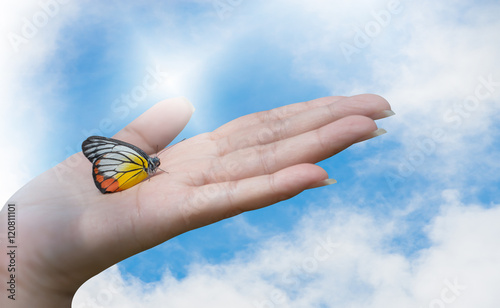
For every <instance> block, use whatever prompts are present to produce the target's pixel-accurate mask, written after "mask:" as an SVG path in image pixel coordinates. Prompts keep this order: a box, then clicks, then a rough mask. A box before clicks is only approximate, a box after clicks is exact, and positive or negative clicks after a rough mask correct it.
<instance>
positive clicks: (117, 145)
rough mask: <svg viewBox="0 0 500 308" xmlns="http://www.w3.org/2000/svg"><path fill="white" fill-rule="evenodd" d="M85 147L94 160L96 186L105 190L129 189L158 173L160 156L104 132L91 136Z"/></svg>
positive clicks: (102, 190) (106, 191)
mask: <svg viewBox="0 0 500 308" xmlns="http://www.w3.org/2000/svg"><path fill="white" fill-rule="evenodd" d="M82 151H83V154H84V155H85V157H87V158H88V159H89V160H90V162H91V163H92V177H93V178H94V183H95V186H97V188H98V189H99V190H100V191H101V193H103V194H107V193H113V192H117V191H122V190H125V189H128V188H130V187H132V186H134V185H136V184H138V183H140V182H141V181H142V180H144V179H145V178H147V177H148V176H151V175H153V174H155V173H156V170H157V169H158V167H159V166H160V158H158V157H149V156H148V155H147V154H146V153H145V152H144V151H143V150H141V149H139V148H138V147H136V146H135V145H132V144H130V143H127V142H124V141H121V140H117V139H112V138H106V137H101V136H91V137H88V138H87V139H86V140H85V141H84V142H83V143H82Z"/></svg>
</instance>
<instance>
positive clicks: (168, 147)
mask: <svg viewBox="0 0 500 308" xmlns="http://www.w3.org/2000/svg"><path fill="white" fill-rule="evenodd" d="M184 140H186V138H184V139H182V140H181V141H179V142H177V143H174V144H172V145H169V146H167V147H166V148H164V149H163V150H161V151H160V152H158V146H156V153H158V154H156V156H160V154H161V153H163V152H165V151H166V150H169V149H170V148H172V147H174V146H175V145H176V144H179V143H181V142H182V141H184Z"/></svg>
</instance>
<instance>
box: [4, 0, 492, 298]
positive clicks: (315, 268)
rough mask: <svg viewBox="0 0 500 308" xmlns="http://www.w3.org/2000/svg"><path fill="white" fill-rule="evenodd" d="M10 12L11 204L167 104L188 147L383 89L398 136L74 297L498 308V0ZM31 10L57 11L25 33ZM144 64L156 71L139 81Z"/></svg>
mask: <svg viewBox="0 0 500 308" xmlns="http://www.w3.org/2000/svg"><path fill="white" fill-rule="evenodd" d="M40 3H50V5H48V6H46V5H45V6H44V5H42V4H40ZM44 7H45V8H44ZM47 7H48V9H47ZM0 8H1V11H2V12H4V13H5V12H9V14H7V15H6V16H4V17H2V18H1V21H0V23H1V30H2V33H3V34H4V35H2V37H3V39H2V41H1V44H2V45H1V49H0V50H1V54H0V61H1V66H2V67H3V68H4V69H2V72H0V78H1V81H3V84H4V85H7V86H5V87H2V88H1V89H0V96H1V98H2V104H1V105H0V106H1V107H0V108H1V109H2V112H1V113H0V114H1V117H2V121H0V122H1V124H0V125H1V128H2V132H3V133H2V135H1V136H2V137H1V138H2V139H1V142H2V144H3V146H4V151H3V153H2V154H1V155H2V156H1V158H2V159H0V161H1V162H2V163H1V164H2V169H3V170H4V171H7V174H8V177H6V178H4V179H2V182H1V183H0V184H1V186H2V190H1V197H2V198H3V200H7V198H8V197H9V196H10V195H12V194H13V193H14V192H15V191H16V190H17V189H18V188H20V187H21V186H22V185H24V184H25V183H26V182H27V181H29V180H30V179H31V178H33V177H35V176H36V175H37V174H40V173H41V172H43V171H44V170H46V169H48V168H50V167H52V166H54V165H55V164H56V163H58V162H60V161H61V160H63V159H65V158H66V157H67V156H69V155H71V154H73V153H75V152H77V151H79V150H80V144H81V142H82V141H83V140H84V139H85V138H86V137H87V136H88V134H94V133H100V134H102V135H105V136H112V135H113V134H115V133H116V132H117V131H119V130H120V129H121V128H122V127H124V126H125V125H126V124H127V123H129V122H130V121H132V120H133V119H134V118H136V117H137V116H138V115H140V114H141V113H142V112H144V111H145V110H147V109H148V108H150V107H151V106H152V105H154V104H155V103H156V102H158V101H160V100H162V99H165V98H169V97H174V96H185V97H187V98H188V99H189V100H190V101H191V102H192V103H193V104H194V105H195V107H196V112H195V113H194V115H193V117H192V119H191V122H190V123H189V124H188V126H187V127H186V129H185V130H184V131H183V132H182V133H181V135H180V136H179V138H178V139H182V138H189V137H191V136H194V135H196V134H199V133H203V132H206V131H211V130H213V129H215V128H217V127H218V126H220V125H222V124H224V123H226V122H227V121H229V120H232V119H234V118H236V117H239V116H241V115H245V114H248V113H251V112H256V111H260V110H265V109H271V108H274V107H278V106H282V105H285V104H289V103H295V102H299V101H305V100H310V99H314V98H317V97H322V96H328V95H353V94H359V93H367V92H372V93H377V94H380V95H382V96H384V97H385V98H387V99H388V100H389V102H390V103H391V105H392V106H393V110H394V111H395V112H396V114H397V115H396V116H395V117H391V118H389V119H384V120H381V121H379V123H378V125H379V127H383V128H385V129H386V130H387V131H388V134H386V135H383V136H381V137H378V138H376V139H373V140H370V141H368V142H365V143H362V144H358V145H355V146H353V147H352V148H350V149H348V150H346V151H344V152H342V153H340V154H339V155H337V156H335V157H333V158H330V159H328V160H326V161H324V162H321V163H320V165H321V166H322V167H324V168H325V169H326V170H327V171H328V173H329V175H330V176H331V177H333V178H335V179H337V180H338V183H337V184H335V185H332V186H329V187H326V188H320V189H315V190H311V191H307V192H304V193H303V194H301V195H299V196H297V197H295V198H293V199H291V200H288V201H285V202H281V203H279V204H277V205H274V206H271V207H268V208H265V209H261V210H258V211H254V212H250V213H245V214H243V215H240V216H238V217H234V218H232V219H229V220H226V221H223V222H219V223H217V224H214V225H211V226H207V227H204V228H201V229H199V230H194V231H192V232H189V233H187V234H183V235H181V236H179V237H177V238H175V239H173V240H171V241H169V242H167V243H164V244H162V245H160V246H157V247H155V248H153V249H151V250H149V251H146V252H144V253H141V254H139V255H137V256H134V257H131V258H129V259H127V260H125V261H123V262H121V263H120V264H118V266H114V267H112V268H110V269H109V270H107V271H106V272H104V273H102V274H100V275H98V276H96V277H95V278H93V279H92V280H90V281H89V282H88V283H86V284H85V285H84V286H83V287H82V288H81V289H80V290H79V292H78V294H77V297H76V298H75V302H74V306H75V307H87V306H88V307H100V306H102V307H137V306H139V305H140V304H144V303H147V304H148V305H147V306H151V307H154V306H160V305H161V306H164V305H168V306H171V307H196V306H200V305H202V304H203V305H204V306H205V307H235V306H236V307H448V306H449V307H472V306H477V307H496V305H497V304H498V302H500V295H498V292H495V287H494V286H498V285H499V284H500V278H499V277H500V275H499V274H500V266H499V265H498V262H497V260H498V255H500V245H499V243H498V241H497V240H496V238H497V237H498V236H497V234H498V233H499V232H500V227H499V224H498V223H497V222H498V220H499V219H500V207H499V199H498V196H499V195H500V194H499V189H498V187H499V184H500V183H499V177H498V171H499V169H500V168H499V167H500V163H499V158H500V147H499V145H498V142H496V141H497V140H498V137H499V131H500V130H499V128H500V125H499V124H498V123H499V119H500V103H499V98H500V74H499V71H500V60H499V59H498V54H499V53H500V38H499V36H498V35H497V34H496V33H498V31H499V30H500V21H498V16H499V13H500V5H499V4H498V3H497V1H466V0H462V1H439V2H436V1H420V2H418V3H411V2H409V1H381V0H380V1H378V0H377V1H364V0H355V1H349V2H346V1H326V0H311V1H299V0H292V1H283V0H276V1H245V0H239V1H229V0H220V1H194V0H193V1H165V3H160V2H159V1H142V2H141V4H136V3H135V2H132V1H121V2H119V1H110V2H108V3H106V4H103V3H100V2H98V1H79V2H76V3H73V2H71V3H70V2H68V3H65V2H64V1H60V2H57V1H41V2H36V1H24V2H23V3H22V4H12V3H8V4H1V5H0ZM40 12H42V13H43V12H46V14H48V15H51V16H50V17H48V18H47V21H46V22H44V24H43V25H42V24H41V25H40V26H37V27H36V29H35V34H32V35H26V33H23V29H24V27H25V25H26V20H28V21H33V18H35V17H36V16H39V15H40V14H42V13H40ZM49 13H50V14H49ZM37 14H38V15H37ZM48 15H47V16H48ZM19 36H21V37H22V38H24V39H21V41H19V40H14V41H13V37H17V38H18V39H19ZM146 76H155V77H156V79H154V80H156V81H157V83H155V84H154V86H153V87H152V88H151V89H148V90H147V91H141V90H140V89H141V88H140V86H141V85H142V84H143V80H144V78H145V77H146ZM472 303H474V304H472ZM443 305H444V306H443Z"/></svg>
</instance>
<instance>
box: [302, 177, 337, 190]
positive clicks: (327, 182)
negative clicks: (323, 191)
mask: <svg viewBox="0 0 500 308" xmlns="http://www.w3.org/2000/svg"><path fill="white" fill-rule="evenodd" d="M335 183H337V180H336V179H326V180H323V181H319V182H318V183H315V184H313V185H312V186H311V187H309V188H308V189H311V188H318V187H323V186H328V185H332V184H335Z"/></svg>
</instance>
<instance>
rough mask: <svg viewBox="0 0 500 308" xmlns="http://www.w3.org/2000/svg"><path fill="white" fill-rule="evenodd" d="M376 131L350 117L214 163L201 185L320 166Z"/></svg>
mask: <svg viewBox="0 0 500 308" xmlns="http://www.w3.org/2000/svg"><path fill="white" fill-rule="evenodd" d="M376 129H377V126H376V124H375V122H374V121H373V120H372V119H370V118H367V117H364V116H349V117H345V118H342V119H340V120H338V121H335V122H333V123H330V124H328V125H326V126H323V127H321V128H319V129H317V130H313V131H310V132H307V133H304V134H300V135H297V136H295V137H292V138H288V139H285V140H280V141H277V142H274V143H270V144H266V145H259V146H254V147H249V148H245V149H241V150H237V151H234V152H231V153H228V154H227V155H225V156H222V157H219V158H217V159H214V160H212V162H211V166H210V168H208V169H205V170H206V171H204V172H203V181H202V182H201V183H214V182H222V181H230V180H238V179H242V178H246V177H252V176H258V175H264V174H271V173H274V172H277V171H278V170H281V169H284V168H287V167H289V166H293V165H296V164H301V163H317V162H319V161H321V160H324V159H326V158H328V157H331V156H333V155H335V154H337V153H339V152H341V151H342V150H344V149H346V148H347V147H349V146H350V145H352V144H354V143H356V142H358V141H359V140H362V139H363V138H366V137H367V136H370V134H371V133H372V132H374V131H375V130H376Z"/></svg>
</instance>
